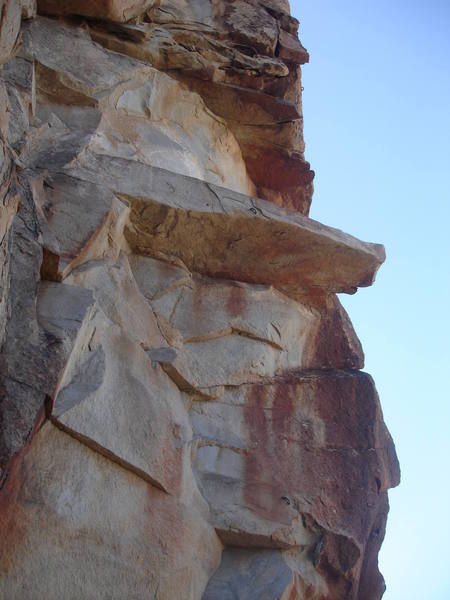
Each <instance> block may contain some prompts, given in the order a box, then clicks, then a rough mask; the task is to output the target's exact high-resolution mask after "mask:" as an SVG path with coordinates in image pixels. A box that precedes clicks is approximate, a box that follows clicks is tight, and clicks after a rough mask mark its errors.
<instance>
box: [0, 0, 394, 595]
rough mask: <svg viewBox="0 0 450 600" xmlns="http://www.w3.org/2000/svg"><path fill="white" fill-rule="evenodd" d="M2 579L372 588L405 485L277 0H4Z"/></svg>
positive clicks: (286, 18)
mask: <svg viewBox="0 0 450 600" xmlns="http://www.w3.org/2000/svg"><path fill="white" fill-rule="evenodd" d="M0 9H1V19H0V64H1V67H0V239H1V244H0V374H1V379H0V392H1V393H0V539H1V540H2V544H0V597H2V598H3V597H4V598H19V597H20V598H21V599H23V600H41V599H42V600H43V599H44V598H45V599H46V600H48V599H50V600H51V599H52V598H54V599H55V600H56V599H58V600H59V599H61V598H67V599H69V600H70V599H74V600H75V599H76V600H80V599H88V598H99V599H103V598H104V599H105V600H106V599H109V600H110V599H117V600H123V598H135V599H144V598H149V597H152V598H153V597H154V598H158V599H159V600H201V599H202V598H203V599H204V600H228V599H230V600H231V599H232V598H233V599H235V598H239V600H261V599H262V598H265V599H267V600H275V599H283V600H294V599H297V600H302V599H304V600H306V599H310V600H311V599H312V600H325V599H329V600H350V599H352V600H378V599H379V598H381V596H382V593H383V590H384V582H383V579H382V577H381V575H380V574H379V572H378V567H377V555H378V550H379V547H380V544H381V542H382V539H383V535H384V528H385V522H386V516H387V512H388V501H387V490H388V489H389V488H390V487H392V486H394V485H397V483H398V480H399V469H398V463H397V459H396V456H395V449H394V446H393V443H392V440H391V438H390V436H389V433H388V431H387V429H386V426H385V425H384V422H383V417H382V413H381V408H380V404H379V400H378V397H377V394H376V391H375V387H374V384H373V381H372V380H371V378H370V377H369V376H368V375H366V374H365V373H362V372H361V371H360V369H361V368H362V367H363V363H364V356H363V352H362V349H361V345H360V343H359V340H358V338H357V336H356V334H355V332H354V330H353V327H352V325H351V322H350V320H349V317H348V315H347V314H346V312H345V311H344V309H343V308H342V306H341V304H340V303H339V300H338V297H337V295H336V294H337V293H341V292H347V293H354V292H355V291H356V290H357V288H358V287H361V286H367V285H371V284H372V283H373V281H374V278H375V275H376V272H377V270H378V268H379V266H380V265H381V263H382V262H383V260H384V249H383V247H382V246H381V245H379V244H369V243H365V242H361V241H359V240H357V239H356V238H354V237H352V236H350V235H348V234H345V233H343V232H341V231H338V230H336V229H333V228H332V227H328V226H325V225H322V224H320V223H318V222H315V221H313V220H311V219H309V218H308V216H307V213H308V208H309V203H310V201H311V194H312V177H313V173H312V171H311V170H310V168H309V164H308V163H307V162H306V161H305V159H304V154H303V152H304V144H303V136H302V112H301V72H300V65H302V64H303V63H305V62H307V61H308V54H307V52H306V50H305V49H304V48H303V47H302V45H301V44H300V42H299V41H298V37H297V30H298V22H297V21H296V20H295V19H294V18H292V17H291V16H290V14H289V6H288V3H287V2H286V1H285V0H277V1H268V0H262V1H257V0H222V1H219V2H210V1H206V2H204V1H201V2H200V1H193V2H184V1H183V0H161V1H160V2H157V3H156V2H150V1H143V0H129V1H126V0H111V1H108V2H106V1H105V2H103V1H102V2H93V1H92V2H91V1H89V0H86V1H83V2H74V1H71V0H67V1H58V2H56V1H53V0H38V2H37V12H38V13H39V15H36V3H35V2H33V1H28V0H27V1H25V0H24V1H22V2H18V1H17V2H14V1H4V2H3V3H1V2H0Z"/></svg>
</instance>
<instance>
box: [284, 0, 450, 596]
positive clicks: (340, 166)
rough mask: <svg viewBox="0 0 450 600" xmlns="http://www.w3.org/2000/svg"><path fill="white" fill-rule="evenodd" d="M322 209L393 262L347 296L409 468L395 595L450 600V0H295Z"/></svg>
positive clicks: (391, 542)
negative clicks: (306, 52) (306, 53)
mask: <svg viewBox="0 0 450 600" xmlns="http://www.w3.org/2000/svg"><path fill="white" fill-rule="evenodd" d="M291 10H292V13H293V14H294V15H295V16H296V17H297V18H298V19H299V20H300V23H301V29H300V38H301V40H302V42H303V45H304V46H305V47H306V48H307V49H308V50H309V52H310V55H311V60H310V63H309V65H306V66H305V67H304V68H303V85H304V88H305V90H304V94H303V99H304V106H303V113H304V118H305V138H306V144H307V147H306V151H307V159H308V160H309V161H310V162H311V165H312V168H313V169H315V170H316V180H315V181H316V184H315V187H316V191H315V194H314V199H313V205H312V209H311V216H312V217H313V218H315V219H318V220H320V221H322V222H325V223H327V224H329V225H333V226H336V227H339V228H340V229H344V230H345V231H347V232H349V233H352V234H354V235H356V236H358V237H360V238H362V239H364V240H366V241H375V242H382V243H384V244H385V246H386V250H387V261H386V263H385V265H384V266H383V267H382V268H381V270H380V272H379V274H378V277H377V281H376V283H375V285H374V286H373V287H372V288H367V289H362V290H360V291H359V292H358V293H357V294H356V295H355V296H353V297H350V296H347V297H345V296H344V297H343V301H344V304H345V306H346V308H347V310H348V312H349V313H350V316H351V318H352V320H353V322H354V324H355V328H356V330H357V333H358V334H359V336H360V338H361V341H362V343H363V346H364V349H365V353H366V370H367V371H368V372H370V373H372V375H373V376H374V377H375V380H376V383H377V387H378V391H379V393H380V396H381V400H382V405H383V410H384V415H385V420H386V422H387V424H388V427H389V429H390V431H391V433H392V435H393V437H394V439H395V442H396V446H397V453H398V455H399V459H400V462H401V467H402V483H401V486H400V487H399V488H397V489H395V490H393V491H392V492H390V502H391V513H390V518H389V523H388V530H387V535H386V539H385V543H384V546H383V549H382V552H381V555H380V565H381V570H382V572H383V573H384V576H385V579H386V583H387V586H388V590H387V592H386V594H385V596H384V600H450V391H449V387H450V386H449V379H448V377H449V375H450V353H449V344H450V325H449V322H450V319H449V312H450V267H449V262H450V191H449V190H450V150H449V147H450V75H449V73H450V0H428V1H427V2H425V1H424V0H422V1H420V2H419V1H418V0H390V1H388V0H377V1H375V0H372V1H371V2H369V1H367V0H352V1H349V0H341V1H339V2H338V1H337V0H309V1H302V2H300V1H299V0H291Z"/></svg>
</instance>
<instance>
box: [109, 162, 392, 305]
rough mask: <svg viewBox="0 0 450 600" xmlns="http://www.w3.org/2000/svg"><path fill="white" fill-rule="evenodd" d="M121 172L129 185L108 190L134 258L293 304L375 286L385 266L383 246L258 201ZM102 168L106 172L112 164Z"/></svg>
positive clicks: (189, 182) (159, 176)
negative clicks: (120, 211)
mask: <svg viewBox="0 0 450 600" xmlns="http://www.w3.org/2000/svg"><path fill="white" fill-rule="evenodd" d="M98 161H99V162H101V163H103V164H102V165H101V166H106V165H105V161H103V160H102V159H101V158H100V157H98ZM116 166H117V167H120V165H116ZM123 166H124V167H127V170H128V172H129V173H130V171H134V175H135V177H134V179H133V183H132V184H131V185H129V184H130V183H131V180H128V179H127V181H128V184H127V183H125V184H122V185H121V184H120V183H119V182H117V183H116V182H114V183H112V185H114V184H116V185H115V188H116V191H117V192H120V191H121V190H123V192H124V199H126V200H128V201H129V202H130V205H131V217H130V218H131V223H132V227H131V228H129V229H128V230H127V231H126V237H127V240H128V242H129V243H130V245H131V247H132V248H133V249H134V251H136V252H138V253H142V254H147V255H150V256H151V255H155V254H156V253H157V252H162V253H164V254H166V255H167V256H175V257H177V258H179V259H181V260H182V261H183V262H184V263H185V264H186V266H187V267H188V268H189V269H191V270H194V271H198V272H200V273H203V274H206V275H210V276H213V277H223V278H229V279H238V280H240V281H246V282H249V283H266V284H272V285H273V286H274V287H276V288H278V289H280V290H282V291H283V292H285V293H286V294H287V295H291V296H297V297H298V296H300V295H302V292H303V294H305V293H308V292H309V293H312V294H314V292H321V293H323V292H350V293H351V292H354V291H355V290H356V288H357V287H360V286H367V285H370V284H371V283H373V280H374V278H375V274H376V271H377V270H378V268H379V266H380V265H381V263H382V262H383V260H384V256H385V255H384V249H383V247H382V246H381V245H378V244H367V243H364V242H360V241H359V240H357V239H356V238H354V237H352V236H350V235H347V234H345V233H343V232H341V231H339V230H337V229H333V228H331V227H326V226H324V225H321V224H320V223H318V222H317V221H313V220H312V219H309V218H307V217H304V216H302V215H300V214H295V213H287V212H284V211H283V210H282V209H277V208H276V207H274V206H273V205H271V204H270V203H268V202H265V201H263V200H257V199H254V198H250V197H248V196H244V195H242V194H238V193H235V192H230V191H229V190H225V189H224V188H220V187H218V186H213V185H208V184H205V183H204V182H201V181H198V180H195V179H192V178H186V177H181V176H174V175H173V174H172V173H168V172H164V171H163V170H162V169H160V170H156V169H151V171H150V170H148V172H147V177H146V178H145V184H144V185H141V186H140V185H139V183H137V182H138V181H139V179H140V180H141V181H142V183H144V179H143V178H144V170H142V169H141V168H140V166H139V165H132V164H130V163H128V165H126V166H125V165H123ZM108 167H109V168H108V170H112V164H111V165H108ZM130 175H131V173H130ZM139 187H141V194H142V195H140V190H139ZM117 188H119V189H117ZM133 188H134V189H133Z"/></svg>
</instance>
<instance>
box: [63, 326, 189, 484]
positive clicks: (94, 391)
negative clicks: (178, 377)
mask: <svg viewBox="0 0 450 600" xmlns="http://www.w3.org/2000/svg"><path fill="white" fill-rule="evenodd" d="M96 327H97V329H96V332H95V334H94V337H93V339H92V340H91V341H90V342H89V346H88V348H87V349H86V350H85V351H84V352H82V353H81V354H80V356H79V357H78V358H77V360H76V361H73V362H72V364H71V365H70V368H69V369H67V370H66V372H65V374H64V378H63V380H62V381H61V383H60V385H59V390H58V392H57V394H56V397H55V400H54V403H53V407H52V420H54V422H55V424H56V425H58V426H59V427H61V428H63V429H64V431H68V432H70V433H71V435H73V436H74V437H76V438H77V439H79V440H81V441H82V442H83V443H85V444H87V445H88V446H90V447H92V448H94V449H95V450H96V451H98V452H100V453H101V454H104V455H105V456H107V457H108V458H110V459H112V460H113V461H115V462H118V463H119V464H120V465H122V466H123V467H125V468H126V469H128V470H131V471H133V472H134V473H136V474H137V475H139V476H140V477H142V478H143V479H145V480H146V481H149V482H150V483H151V484H152V485H154V486H156V487H158V488H160V489H163V490H164V491H166V492H169V493H174V492H175V491H177V490H179V488H181V486H182V477H183V467H184V462H185V461H184V455H185V453H186V451H187V448H188V445H189V442H190V437H191V434H190V425H189V422H188V419H187V416H186V413H185V410H184V405H183V402H182V399H181V396H180V392H179V390H178V388H177V387H176V386H175V385H174V384H173V383H172V382H171V381H170V379H169V378H168V377H167V375H165V374H164V372H163V371H162V370H161V369H160V368H159V367H158V366H156V365H155V364H152V362H151V361H150V359H149V357H148V356H147V355H146V353H145V352H144V351H143V349H142V348H141V347H140V345H138V344H136V342H133V341H132V340H130V339H129V338H128V337H127V336H126V335H124V334H122V333H121V332H120V330H119V329H118V328H117V327H111V326H106V325H103V328H106V330H104V331H103V332H101V329H100V327H101V325H99V324H98V323H96ZM100 337H101V341H100Z"/></svg>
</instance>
